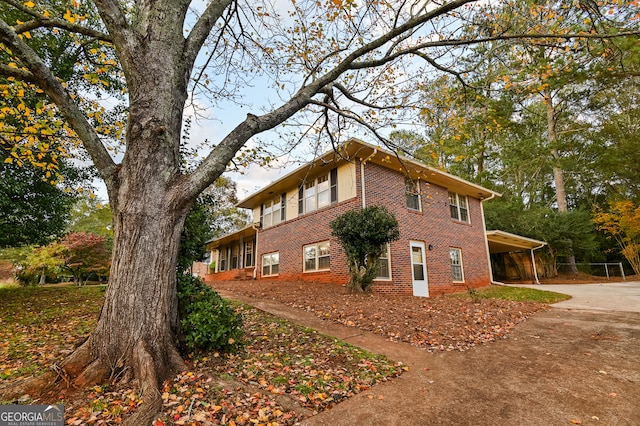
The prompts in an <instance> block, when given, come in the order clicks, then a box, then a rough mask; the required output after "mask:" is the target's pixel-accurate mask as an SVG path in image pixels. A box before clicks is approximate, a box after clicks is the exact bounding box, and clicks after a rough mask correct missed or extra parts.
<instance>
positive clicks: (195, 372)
mask: <svg viewBox="0 0 640 426" xmlns="http://www.w3.org/2000/svg"><path fill="white" fill-rule="evenodd" d="M102 297H103V292H102V290H101V289H100V288H99V287H94V288H39V289H0V312H1V314H2V315H1V320H0V321H1V322H0V342H2V343H1V346H0V374H2V375H1V376H0V378H1V380H0V392H1V389H2V388H3V387H7V386H11V383H12V382H13V381H14V380H19V379H20V378H24V377H28V376H31V375H34V374H38V373H40V372H43V371H46V370H49V369H51V367H52V365H53V364H54V363H55V361H56V360H58V359H60V357H62V356H64V355H65V354H68V353H69V352H70V351H71V350H72V349H73V347H74V346H76V345H77V343H79V342H80V341H81V340H82V339H83V338H84V336H86V334H87V333H88V332H89V331H90V330H91V328H92V326H93V325H94V324H95V320H96V318H97V314H98V312H99V309H100V306H101V303H102ZM237 309H238V310H240V311H241V312H242V315H243V317H244V329H245V335H246V337H245V341H244V346H243V350H242V351H240V352H239V353H237V354H234V355H230V356H227V355H220V354H216V353H209V354H200V355H197V356H196V355H193V356H191V357H190V358H189V360H188V363H189V365H190V367H191V369H190V370H189V371H185V372H182V373H180V374H178V375H177V376H176V377H174V378H173V379H172V380H167V381H166V382H165V383H164V384H163V389H162V391H163V394H162V398H163V400H164V408H163V414H162V416H160V417H159V418H158V419H157V421H156V424H157V425H162V424H185V425H187V424H188V425H216V424H227V425H234V424H235V425H244V424H246V425H249V424H265V425H266V424H271V425H288V424H296V423H297V422H298V421H299V420H301V419H303V418H305V417H307V416H309V415H312V414H313V413H315V412H318V411H322V410H325V409H328V408H330V407H331V406H333V405H334V404H336V403H338V402H340V401H341V400H343V399H345V398H349V397H351V396H353V395H355V394H356V393H358V392H360V391H362V390H366V389H368V388H370V387H371V386H373V385H375V384H376V383H378V382H380V381H385V380H388V379H389V378H392V377H395V376H397V375H399V374H401V372H402V370H403V367H402V366H401V365H399V364H396V363H393V362H391V361H389V360H387V359H386V358H384V357H380V356H375V355H372V354H369V353H366V352H365V351H363V350H360V349H358V348H355V347H353V346H350V345H347V344H345V343H343V342H341V341H339V340H336V339H333V338H330V337H328V336H324V335H321V334H319V333H317V332H316V331H314V330H310V329H306V328H304V327H300V326H296V325H293V324H291V323H288V322H286V321H283V320H280V319H278V318H276V317H273V316H271V315H268V314H265V313H264V312H261V311H258V310H256V309H254V308H250V307H247V306H243V305H240V306H238V308H237ZM0 400H2V397H1V394H0ZM20 402H23V403H32V402H39V403H53V402H61V403H63V404H64V405H65V417H66V424H68V425H84V424H91V425H102V424H118V423H120V422H122V421H123V420H124V419H126V417H127V416H128V415H130V414H131V413H132V412H134V411H135V410H136V408H137V407H138V406H139V405H140V404H141V403H142V401H141V399H140V396H139V394H138V393H137V392H136V390H135V389H132V388H128V387H123V386H119V385H105V386H95V387H93V388H89V389H79V390H76V389H72V388H67V387H66V386H64V383H59V384H58V385H57V386H55V387H51V388H48V389H45V390H43V392H42V393H41V394H40V395H29V396H25V397H23V398H22V399H21V400H20Z"/></svg>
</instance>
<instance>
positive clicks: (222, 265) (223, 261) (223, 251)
mask: <svg viewBox="0 0 640 426" xmlns="http://www.w3.org/2000/svg"><path fill="white" fill-rule="evenodd" d="M219 257H220V271H226V270H227V248H226V247H225V248H222V249H220V255H219Z"/></svg>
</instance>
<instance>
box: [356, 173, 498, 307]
mask: <svg viewBox="0 0 640 426" xmlns="http://www.w3.org/2000/svg"><path fill="white" fill-rule="evenodd" d="M365 175H366V179H365V182H366V201H367V205H373V204H382V205H384V206H386V207H387V208H388V209H389V211H391V212H392V213H393V214H394V215H395V217H396V219H397V220H398V223H399V224H400V239H399V240H398V241H395V242H393V243H391V274H392V279H393V283H392V284H389V283H386V282H376V284H375V285H374V289H375V290H376V291H379V292H389V293H409V294H411V293H412V292H413V286H412V278H411V259H410V246H409V244H410V241H422V242H424V245H425V247H426V248H427V250H426V256H425V257H426V269H427V277H428V285H429V294H430V295H436V294H442V293H450V292H456V291H463V290H466V289H467V286H469V287H481V286H485V285H488V284H489V283H490V276H489V267H488V264H487V262H488V260H487V249H486V242H485V239H484V228H483V221H482V214H481V208H480V200H478V199H475V198H471V197H468V204H469V216H470V223H463V222H459V221H454V220H452V219H451V216H450V212H449V203H448V200H449V197H448V190H447V189H446V188H443V187H440V186H437V185H434V184H429V183H428V182H425V181H420V183H419V184H420V192H421V204H422V211H420V212H418V211H415V210H410V209H407V207H406V199H405V195H404V194H405V181H404V177H403V175H402V174H401V173H399V172H396V171H393V170H390V169H388V168H386V167H383V166H379V165H376V164H371V163H369V164H367V165H366V166H365ZM430 245H431V247H432V249H431V250H429V249H428V247H429V246H430ZM450 247H451V248H460V249H461V250H462V263H463V271H464V279H465V281H464V283H454V282H453V278H452V273H451V261H450V257H449V248H450Z"/></svg>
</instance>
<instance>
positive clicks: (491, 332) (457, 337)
mask: <svg viewBox="0 0 640 426" xmlns="http://www.w3.org/2000/svg"><path fill="white" fill-rule="evenodd" d="M211 285H212V287H213V288H215V289H218V290H220V291H222V292H230V293H234V294H241V295H245V296H250V297H256V298H261V299H265V298H266V299H274V300H277V301H279V302H282V303H284V304H286V305H289V306H291V307H293V308H297V309H303V310H305V311H308V312H311V313H313V314H315V315H316V316H318V317H319V318H323V319H324V320H326V321H332V322H335V323H339V324H343V325H347V326H350V327H354V328H358V329H361V330H366V331H370V332H373V333H375V334H378V335H381V336H383V337H386V338H388V339H389V340H391V341H402V342H407V343H411V344H412V345H415V346H417V347H420V348H422V349H425V350H428V351H451V350H467V349H470V348H473V347H475V346H476V345H478V344H483V343H488V342H492V341H495V340H497V339H502V338H505V337H506V336H507V333H509V331H510V330H511V329H512V328H513V327H514V326H515V325H516V324H518V323H519V322H521V321H523V320H525V319H526V318H527V317H528V316H530V315H531V314H533V313H535V312H537V311H540V310H542V309H545V307H546V305H544V304H542V303H533V302H517V301H509V300H497V299H493V298H492V299H484V298H482V297H478V296H481V294H479V293H478V292H473V293H467V295H466V297H465V295H462V296H463V297H453V296H436V297H432V298H421V297H413V296H390V295H385V294H376V293H371V294H351V293H349V292H347V290H346V289H345V287H343V286H340V285H335V284H323V283H301V282H279V281H217V282H214V283H211ZM472 296H476V297H472Z"/></svg>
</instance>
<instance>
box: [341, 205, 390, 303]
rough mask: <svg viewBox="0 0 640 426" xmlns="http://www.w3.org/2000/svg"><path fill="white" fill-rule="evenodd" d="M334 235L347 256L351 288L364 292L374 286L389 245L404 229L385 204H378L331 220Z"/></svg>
mask: <svg viewBox="0 0 640 426" xmlns="http://www.w3.org/2000/svg"><path fill="white" fill-rule="evenodd" d="M331 235H333V236H334V237H337V238H338V240H339V241H340V244H342V248H343V249H344V252H345V255H346V256H347V267H348V269H349V275H350V278H349V284H348V288H349V289H350V290H351V291H355V292H363V291H369V290H370V289H371V285H372V283H373V280H374V279H375V277H376V275H377V274H378V261H379V260H380V256H381V255H382V253H383V252H384V250H385V245H386V244H387V243H390V242H392V241H395V240H397V239H398V238H400V230H399V228H398V221H397V220H396V218H395V217H394V216H393V215H392V214H391V213H389V211H388V210H387V209H386V208H385V207H384V206H375V205H374V206H367V207H365V208H363V209H361V210H350V211H348V212H346V213H344V214H342V215H340V216H338V217H337V218H336V219H335V220H333V221H332V222H331Z"/></svg>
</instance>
